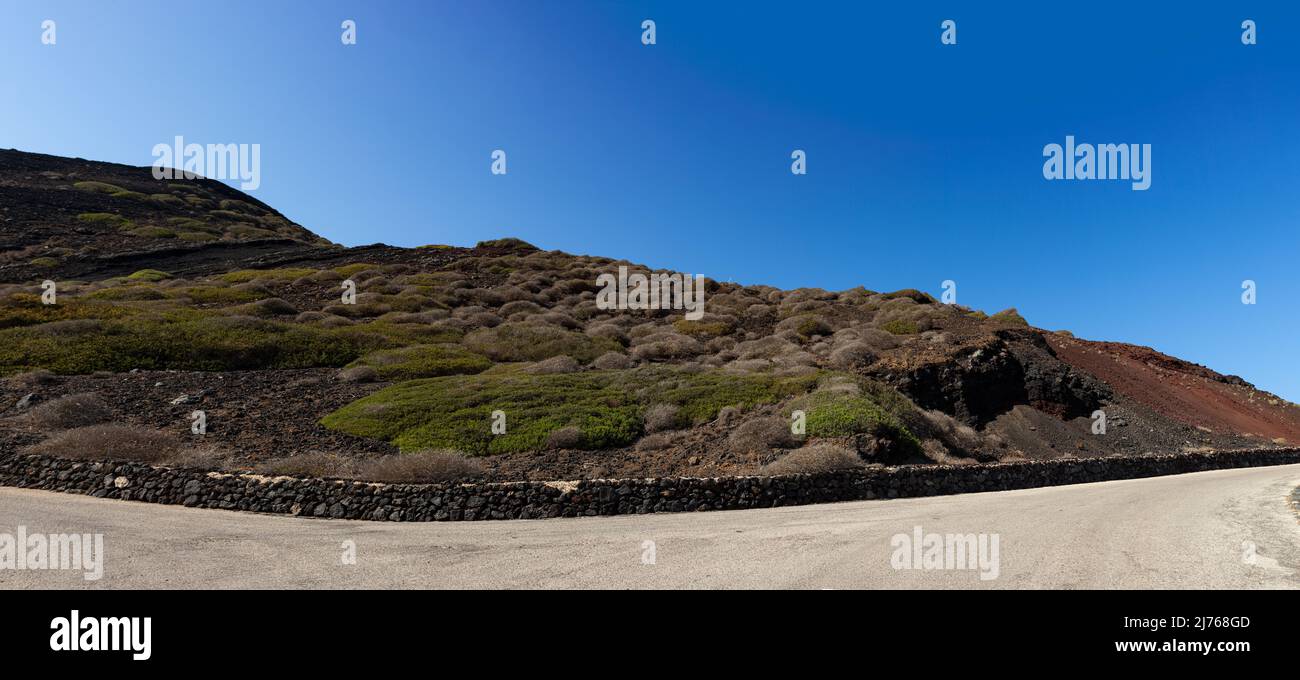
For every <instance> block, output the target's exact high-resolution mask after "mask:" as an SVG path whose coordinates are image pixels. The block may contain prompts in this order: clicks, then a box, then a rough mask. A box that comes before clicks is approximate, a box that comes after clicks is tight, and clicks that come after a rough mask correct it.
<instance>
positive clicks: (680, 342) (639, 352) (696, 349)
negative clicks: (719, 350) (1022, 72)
mask: <svg viewBox="0 0 1300 680" xmlns="http://www.w3.org/2000/svg"><path fill="white" fill-rule="evenodd" d="M705 351H706V350H705V347H704V345H703V344H702V343H700V341H699V340H696V339H695V338H692V337H691V336H689V335H682V334H681V333H673V332H664V333H655V334H652V335H649V336H646V337H644V338H641V339H639V340H638V341H637V344H636V345H635V346H633V347H632V356H634V357H636V358H637V359H641V360H642V361H671V360H674V359H687V358H690V357H694V356H699V355H700V354H703V353H704V352H705Z"/></svg>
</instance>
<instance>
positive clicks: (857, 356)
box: [831, 341, 880, 371]
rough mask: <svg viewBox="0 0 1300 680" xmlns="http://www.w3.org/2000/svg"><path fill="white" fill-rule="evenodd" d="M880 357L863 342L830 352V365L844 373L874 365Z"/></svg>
mask: <svg viewBox="0 0 1300 680" xmlns="http://www.w3.org/2000/svg"><path fill="white" fill-rule="evenodd" d="M879 358H880V357H879V356H877V355H876V353H875V352H874V351H873V350H872V349H871V346H870V345H868V344H867V343H865V342H862V341H858V342H852V343H849V344H847V345H845V346H843V347H840V348H839V349H837V350H835V351H834V352H831V365H832V366H834V367H835V368H838V369H840V370H844V371H855V370H859V369H863V368H866V367H867V366H870V365H871V364H873V363H875V362H876V360H877V359H879Z"/></svg>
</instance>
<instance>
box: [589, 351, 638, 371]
mask: <svg viewBox="0 0 1300 680" xmlns="http://www.w3.org/2000/svg"><path fill="white" fill-rule="evenodd" d="M591 365H592V367H593V368H598V369H600V370H602V371H620V370H623V369H627V368H632V367H633V366H635V365H636V362H635V361H633V360H632V358H631V357H629V356H628V355H626V354H620V353H618V352H606V353H604V354H602V355H600V356H598V357H596V360H595V361H593V362H591Z"/></svg>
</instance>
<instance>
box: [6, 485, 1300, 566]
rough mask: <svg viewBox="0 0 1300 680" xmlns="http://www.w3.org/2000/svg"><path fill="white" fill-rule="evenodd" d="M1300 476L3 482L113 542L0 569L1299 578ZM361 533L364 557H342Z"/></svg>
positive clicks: (22, 509)
mask: <svg viewBox="0 0 1300 680" xmlns="http://www.w3.org/2000/svg"><path fill="white" fill-rule="evenodd" d="M1297 485H1300V465H1290V466H1283V467H1267V468H1251V469H1241V470H1223V471H1215V472H1202V473H1196V474H1189V475H1179V476H1172V477H1156V478H1151V479H1140V480H1126V481H1116V482H1102V483H1097V484H1081V485H1075V486H1059V487H1050V488H1043V489H1027V490H1021V491H1005V492H998V493H982V494H967V495H961V496H946V497H934V498H912V499H899V500H888V501H863V502H854V503H837V504H830V505H811V506H802V507H794V508H776V509H771V510H746V511H733V512H709V513H694V514H675V515H674V514H669V515H642V516H627V517H607V518H584V519H556V520H533V521H508V522H454V523H418V524H417V523H411V524H407V523H387V522H361V521H336V520H319V519H301V518H293V517H280V516H266V515H254V514H247V513H233V512H225V511H220V510H197V509H189V508H183V507H176V506H162V505H151V504H143V503H131V502H123V501H112V500H101V499H95V498H88V497H84V496H75V495H66V494H56V493H48V492H40V491H28V490H20V489H11V488H3V489H0V534H3V533H9V534H11V535H16V534H17V531H18V529H17V527H18V526H20V525H22V526H24V527H25V528H26V531H27V532H28V533H29V534H31V533H35V532H43V533H49V532H59V533H88V532H89V533H102V534H103V536H104V553H105V558H104V568H103V576H102V578H101V579H99V580H97V581H87V580H85V579H84V577H83V575H82V573H81V572H76V571H38V570H12V569H0V587H5V588H56V587H57V588H65V587H77V588H80V587H89V588H112V587H132V588H162V587H175V588H356V587H367V588H572V587H581V588H737V587H750V588H1300V521H1298V518H1297V514H1296V511H1295V509H1293V507H1292V506H1291V504H1290V503H1289V498H1288V497H1289V496H1290V494H1291V492H1292V490H1293V489H1294V488H1295V487H1296V486H1297ZM916 527H920V532H921V534H922V537H923V538H922V541H921V546H920V547H921V553H922V554H921V557H922V559H921V560H919V562H916V563H914V564H913V565H912V566H920V567H922V568H910V569H908V568H897V569H896V568H894V566H893V564H891V563H897V564H898V565H899V566H906V564H904V562H903V555H908V556H910V557H916V555H917V551H916V550H915V549H914V548H913V547H912V546H910V545H908V544H906V543H904V542H903V539H902V538H900V537H899V536H898V535H903V536H906V537H907V540H908V541H911V540H912V537H913V536H914V535H915V532H916V531H917V529H916ZM926 534H939V537H938V538H939V539H940V540H941V541H945V542H946V541H947V538H946V535H947V534H954V535H957V534H972V535H974V543H972V544H971V545H973V546H978V545H979V536H978V535H979V534H984V536H985V543H984V545H985V547H986V550H985V552H984V557H985V560H984V561H983V563H982V565H981V563H980V562H979V560H978V559H973V560H972V562H973V564H970V565H969V566H972V567H974V568H966V569H962V568H954V569H947V568H944V569H927V568H924V567H925V566H926V554H927V548H930V550H931V551H933V548H932V547H930V546H929V544H927V543H926V541H927V540H929V539H926V538H924V535H926ZM995 536H996V539H997V546H998V552H997V559H996V560H994V559H993V554H992V552H991V548H992V545H993V540H994V537H995ZM347 542H351V545H354V546H355V556H356V559H355V564H344V561H345V553H347V552H348V545H349V544H348V543H347ZM976 553H977V554H978V550H976ZM933 554H939V553H938V552H934V553H933ZM956 562H957V560H956V553H954V566H961V565H959V564H957V563H956ZM933 564H934V563H931V566H933Z"/></svg>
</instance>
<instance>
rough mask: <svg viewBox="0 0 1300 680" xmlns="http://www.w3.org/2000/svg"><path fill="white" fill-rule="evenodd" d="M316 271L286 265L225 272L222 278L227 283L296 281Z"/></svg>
mask: <svg viewBox="0 0 1300 680" xmlns="http://www.w3.org/2000/svg"><path fill="white" fill-rule="evenodd" d="M315 273H316V270H315V269H302V268H296V267H286V268H283V269H240V270H238V271H233V272H230V273H228V274H223V275H222V276H221V280H222V281H225V282H226V283H247V282H249V281H253V280H257V279H269V280H273V281H294V280H297V279H301V278H302V277H304V276H309V275H311V274H315Z"/></svg>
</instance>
